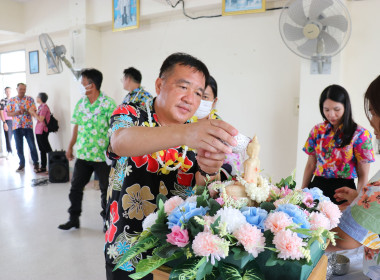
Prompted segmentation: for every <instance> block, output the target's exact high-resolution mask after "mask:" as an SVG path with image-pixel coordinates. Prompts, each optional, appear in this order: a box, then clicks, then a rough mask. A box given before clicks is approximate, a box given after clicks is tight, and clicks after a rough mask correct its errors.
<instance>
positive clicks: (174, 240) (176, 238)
mask: <svg viewBox="0 0 380 280" xmlns="http://www.w3.org/2000/svg"><path fill="white" fill-rule="evenodd" d="M166 237H167V239H166V241H167V242H169V243H170V244H173V245H176V246H178V247H185V246H186V245H187V244H188V243H189V233H188V232H187V229H181V227H180V226H174V227H172V232H171V233H169V234H167V235H166Z"/></svg>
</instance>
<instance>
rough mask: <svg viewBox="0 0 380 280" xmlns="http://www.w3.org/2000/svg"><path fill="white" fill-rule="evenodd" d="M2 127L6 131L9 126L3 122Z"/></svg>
mask: <svg viewBox="0 0 380 280" xmlns="http://www.w3.org/2000/svg"><path fill="white" fill-rule="evenodd" d="M3 127H4V130H5V131H8V129H9V128H8V124H7V123H6V122H3Z"/></svg>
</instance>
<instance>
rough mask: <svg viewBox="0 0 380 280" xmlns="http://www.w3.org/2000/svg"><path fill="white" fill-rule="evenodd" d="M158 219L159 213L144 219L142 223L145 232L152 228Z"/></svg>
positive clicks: (151, 214)
mask: <svg viewBox="0 0 380 280" xmlns="http://www.w3.org/2000/svg"><path fill="white" fill-rule="evenodd" d="M157 218H158V213H157V212H154V213H150V214H149V215H148V216H147V217H146V218H145V219H144V221H143V223H142V227H143V230H147V229H148V228H150V227H151V226H153V225H154V224H155V223H156V220H157Z"/></svg>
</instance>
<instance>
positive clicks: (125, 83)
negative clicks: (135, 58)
mask: <svg viewBox="0 0 380 280" xmlns="http://www.w3.org/2000/svg"><path fill="white" fill-rule="evenodd" d="M130 80H131V78H130V77H128V76H127V77H126V76H124V77H123V79H122V81H123V89H125V90H128V88H129V83H130Z"/></svg>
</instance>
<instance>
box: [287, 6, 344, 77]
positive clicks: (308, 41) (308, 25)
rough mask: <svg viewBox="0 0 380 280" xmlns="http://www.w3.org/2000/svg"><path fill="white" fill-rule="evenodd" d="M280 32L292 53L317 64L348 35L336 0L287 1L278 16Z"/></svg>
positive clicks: (334, 51)
mask: <svg viewBox="0 0 380 280" xmlns="http://www.w3.org/2000/svg"><path fill="white" fill-rule="evenodd" d="M280 33H281V37H282V39H283V41H284V43H285V45H286V46H287V47H288V48H289V49H290V50H291V51H292V52H294V53H295V54H297V55H298V56H301V57H303V58H306V59H311V60H312V61H313V62H316V63H318V70H319V73H321V71H322V66H323V63H324V62H325V61H328V60H329V59H330V58H331V57H332V56H334V55H336V54H338V53H339V52H340V51H341V50H342V49H343V48H344V47H345V46H346V44H347V42H348V39H349V38H350V34H351V19H350V15H349V13H348V10H347V8H346V6H345V5H344V4H343V3H342V2H341V1H340V0H291V1H288V2H287V4H286V5H285V6H284V8H283V10H282V12H281V16H280Z"/></svg>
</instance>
